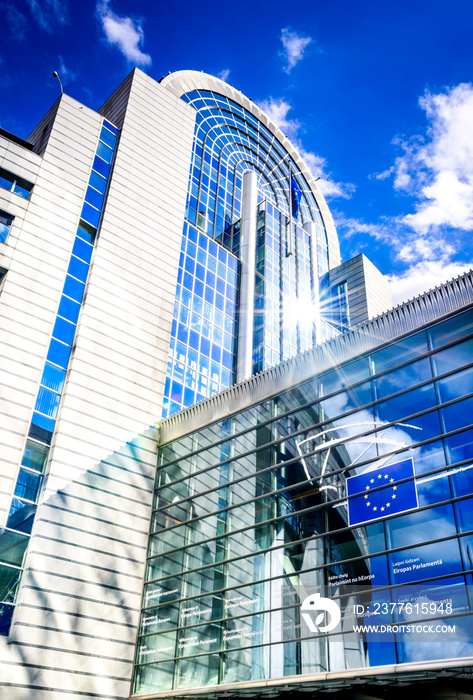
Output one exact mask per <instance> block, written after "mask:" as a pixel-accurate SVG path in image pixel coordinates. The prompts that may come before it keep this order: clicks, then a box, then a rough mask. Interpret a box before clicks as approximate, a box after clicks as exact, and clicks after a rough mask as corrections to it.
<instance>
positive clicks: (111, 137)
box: [100, 126, 117, 149]
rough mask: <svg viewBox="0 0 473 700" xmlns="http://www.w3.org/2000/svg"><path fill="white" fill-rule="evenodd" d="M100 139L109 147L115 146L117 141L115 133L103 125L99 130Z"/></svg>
mask: <svg viewBox="0 0 473 700" xmlns="http://www.w3.org/2000/svg"><path fill="white" fill-rule="evenodd" d="M100 140H101V141H103V142H104V143H106V144H107V146H109V147H110V148H112V149H113V148H115V144H116V142H117V137H116V134H115V133H113V134H112V132H111V130H109V129H106V128H105V127H104V126H103V127H102V130H101V132H100Z"/></svg>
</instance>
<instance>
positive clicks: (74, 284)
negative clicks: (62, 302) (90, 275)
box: [63, 275, 84, 303]
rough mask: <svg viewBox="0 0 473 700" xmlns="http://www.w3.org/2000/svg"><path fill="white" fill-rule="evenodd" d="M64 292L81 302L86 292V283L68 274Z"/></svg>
mask: <svg viewBox="0 0 473 700" xmlns="http://www.w3.org/2000/svg"><path fill="white" fill-rule="evenodd" d="M63 293H64V294H67V296H68V297H71V298H72V299H75V300H76V301H77V302H79V303H80V302H81V301H82V296H83V294H84V285H83V284H82V282H79V281H78V280H76V279H74V278H73V277H71V276H70V275H66V281H65V282H64V289H63Z"/></svg>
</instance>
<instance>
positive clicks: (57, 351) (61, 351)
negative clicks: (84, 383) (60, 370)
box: [47, 338, 71, 368]
mask: <svg viewBox="0 0 473 700" xmlns="http://www.w3.org/2000/svg"><path fill="white" fill-rule="evenodd" d="M70 354H71V348H70V347H69V346H68V345H64V344H63V343H60V342H58V341H57V340H54V338H53V339H52V340H51V342H50V344H49V350H48V357H47V359H48V360H49V362H53V363H54V364H55V365H59V367H64V368H66V367H67V363H68V362H69V355H70Z"/></svg>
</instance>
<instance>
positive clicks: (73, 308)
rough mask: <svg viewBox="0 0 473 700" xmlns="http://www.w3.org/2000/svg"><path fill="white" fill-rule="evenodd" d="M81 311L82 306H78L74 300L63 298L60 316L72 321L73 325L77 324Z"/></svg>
mask: <svg viewBox="0 0 473 700" xmlns="http://www.w3.org/2000/svg"><path fill="white" fill-rule="evenodd" d="M79 311H80V304H78V303H77V302H76V301H73V300H72V299H69V297H64V296H63V297H61V301H60V303H59V309H58V314H59V316H62V317H63V318H67V320H68V321H72V323H77V319H78V317H79Z"/></svg>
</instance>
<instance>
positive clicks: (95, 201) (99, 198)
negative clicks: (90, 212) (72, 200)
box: [85, 187, 103, 210]
mask: <svg viewBox="0 0 473 700" xmlns="http://www.w3.org/2000/svg"><path fill="white" fill-rule="evenodd" d="M85 200H86V202H89V204H92V206H93V207H95V208H96V209H99V210H101V209H102V205H103V195H101V194H100V192H97V190H94V188H93V187H88V188H87V192H86V193H85Z"/></svg>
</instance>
